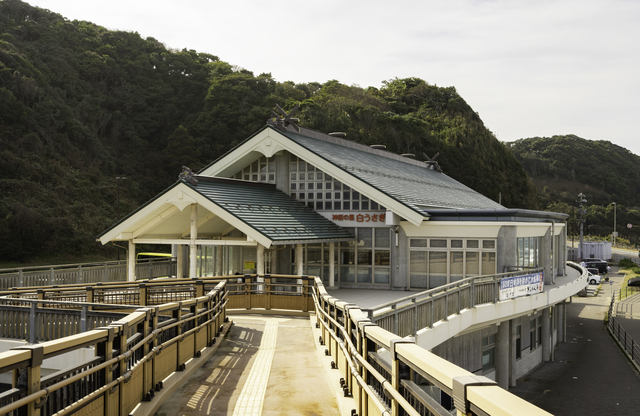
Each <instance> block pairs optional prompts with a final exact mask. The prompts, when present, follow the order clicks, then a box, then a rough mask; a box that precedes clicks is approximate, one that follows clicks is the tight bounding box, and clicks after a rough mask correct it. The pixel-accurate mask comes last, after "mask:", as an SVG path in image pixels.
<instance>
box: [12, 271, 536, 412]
mask: <svg viewBox="0 0 640 416" xmlns="http://www.w3.org/2000/svg"><path fill="white" fill-rule="evenodd" d="M0 297H2V302H3V303H2V304H3V306H4V307H7V308H10V307H11V308H23V309H24V310H28V311H29V314H35V315H42V316H46V315H47V314H49V315H50V314H51V313H53V312H52V311H55V310H57V311H58V312H59V313H60V316H62V315H64V316H66V317H67V318H66V319H67V322H71V323H70V324H68V325H67V326H66V327H65V328H66V330H67V331H68V332H66V333H69V334H72V335H70V336H66V337H64V338H60V339H51V340H48V341H43V342H40V343H38V344H33V345H28V346H25V347H20V348H16V349H12V350H10V351H8V352H5V353H0V374H1V373H5V372H11V373H12V379H13V380H14V382H13V386H12V389H10V390H9V391H6V392H3V393H0V414H10V415H12V416H13V415H23V414H24V415H29V416H31V415H46V416H49V415H56V416H63V415H67V414H78V415H81V414H101V415H118V416H124V415H129V414H130V413H131V412H132V410H133V409H134V408H135V407H136V406H137V405H138V404H139V403H141V402H142V401H152V400H154V397H156V398H157V397H159V395H157V396H156V395H155V393H156V392H158V391H160V390H162V388H163V380H165V379H166V378H167V377H169V376H170V375H172V374H174V373H175V372H180V371H182V370H184V368H185V363H187V362H188V361H189V360H191V359H192V358H194V357H198V356H200V354H201V353H203V354H204V352H203V351H205V350H207V349H208V348H212V347H213V346H214V345H216V344H215V343H216V342H217V343H218V344H217V345H219V342H220V341H221V337H223V336H224V334H225V333H226V331H228V329H229V325H230V324H229V323H225V322H226V321H227V313H228V312H230V311H231V310H233V309H236V310H248V309H253V310H254V311H255V310H257V311H259V312H261V311H266V310H268V309H278V310H295V311H301V312H309V311H315V315H316V319H317V325H318V326H319V327H322V336H321V338H320V339H319V340H318V342H320V343H322V344H326V348H327V351H326V354H328V355H331V356H332V359H333V360H334V363H333V365H334V366H335V368H337V369H338V370H339V371H340V372H341V373H342V377H343V380H342V383H343V386H342V387H343V392H344V394H345V396H351V397H353V399H354V401H355V406H356V409H355V413H356V414H358V415H402V414H408V415H419V414H420V415H431V414H436V415H450V414H451V412H452V411H455V410H454V408H455V409H458V410H459V411H460V412H461V413H462V414H476V415H498V414H499V415H522V414H536V415H543V414H547V413H546V412H544V411H542V410H540V409H538V408H536V407H535V406H533V405H531V404H529V403H527V402H526V401H524V400H522V399H519V398H518V397H516V396H514V395H512V394H511V393H509V392H507V391H505V390H503V389H501V388H500V387H498V386H497V385H496V383H495V382H493V381H492V380H489V379H487V378H485V377H479V376H476V375H474V374H473V373H470V372H469V371H466V370H464V369H461V368H459V367H457V366H455V365H454V364H452V363H449V362H448V361H446V360H444V359H442V358H440V357H438V356H436V355H434V354H432V353H430V352H428V351H426V350H424V349H423V348H421V347H419V346H417V345H415V343H414V342H413V340H412V339H410V338H401V337H399V336H398V335H396V334H393V333H391V332H390V331H388V330H385V329H384V328H381V327H380V326H378V325H376V324H374V323H373V322H371V320H370V319H369V317H368V313H367V312H366V311H363V310H361V309H359V308H358V307H357V306H356V305H351V304H348V303H345V302H342V301H340V300H338V299H335V298H333V297H331V296H329V295H328V294H327V292H326V290H325V288H324V286H323V284H322V282H321V280H320V279H317V278H312V277H307V276H283V275H264V276H257V275H244V276H224V277H217V278H202V279H197V280H193V279H179V280H178V279H156V280H150V281H146V282H143V283H137V282H130V283H127V284H122V283H103V284H95V285H89V286H85V285H75V286H74V285H69V286H65V287H57V288H53V287H46V288H45V287H38V288H23V289H15V290H11V291H5V292H2V293H0ZM34 305H35V306H34ZM127 312H130V313H128V314H127V315H125V316H122V314H124V313H127ZM93 314H97V315H96V316H102V317H103V318H104V320H102V321H100V320H97V319H96V320H93V319H94V318H92V316H94V315H93ZM38 319H40V318H37V319H36V320H34V321H29V322H26V321H24V320H23V321H20V320H19V319H18V320H16V321H15V322H16V325H17V324H18V322H26V323H21V324H19V325H20V326H21V328H22V329H20V330H18V331H17V333H19V334H21V335H23V336H24V335H26V334H31V333H32V332H35V333H36V335H35V337H36V338H37V339H40V340H44V339H48V337H50V336H51V334H48V333H47V332H46V331H43V330H42V329H43V326H51V325H53V326H56V325H58V326H59V327H60V328H62V326H61V325H62V324H56V323H55V322H60V319H59V318H58V320H57V321H56V319H51V318H47V319H49V321H46V322H45V321H43V320H40V321H38ZM43 319H44V318H43ZM97 325H102V326H97ZM94 326H95V327H94ZM9 327H11V325H9ZM92 327H94V328H93V329H92ZM13 331H14V332H13V333H16V330H15V329H13ZM61 331H62V329H60V331H58V332H57V333H55V334H53V335H55V336H57V335H62V334H66V333H65V332H61ZM9 332H11V331H9ZM9 332H7V333H9ZM87 347H89V348H92V349H93V350H94V353H95V357H94V358H92V359H91V360H89V361H87V362H84V363H78V364H77V365H75V366H73V368H67V369H64V370H62V371H60V372H57V373H55V374H52V375H50V376H46V377H41V368H42V364H43V360H45V359H48V358H51V357H54V356H57V355H60V354H62V353H67V352H73V351H77V350H79V349H83V348H87Z"/></svg>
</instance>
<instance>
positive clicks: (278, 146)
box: [99, 122, 567, 387]
mask: <svg viewBox="0 0 640 416" xmlns="http://www.w3.org/2000/svg"><path fill="white" fill-rule="evenodd" d="M341 136H342V135H341V134H331V133H330V134H323V133H320V132H317V131H313V130H309V129H304V128H300V127H298V126H296V125H295V124H294V123H288V122H276V123H273V124H267V125H266V126H265V127H264V128H262V129H261V130H259V131H258V132H256V133H255V134H254V135H252V136H251V137H249V138H247V139H246V140H245V141H243V142H242V143H240V144H239V145H238V146H236V147H235V148H233V149H232V150H230V151H229V152H228V153H226V154H225V155H223V156H222V157H220V158H219V159H218V160H216V161H214V162H212V163H211V164H209V165H208V166H206V167H205V168H204V169H202V170H201V171H200V172H198V173H197V174H193V173H191V172H190V171H189V170H188V169H185V170H184V171H183V173H182V174H181V175H180V179H179V180H178V181H177V182H176V183H174V184H173V185H171V186H169V187H168V188H167V189H166V190H164V191H163V192H161V193H160V194H159V195H157V196H156V197H155V198H153V199H152V200H150V201H149V202H147V203H146V204H144V205H143V206H141V207H139V208H138V209H137V210H135V211H134V212H132V213H131V214H129V215H128V216H127V217H125V218H123V219H122V220H121V221H119V222H118V223H116V224H115V225H113V226H112V227H111V228H109V229H108V230H106V231H105V232H103V233H102V234H101V235H100V236H99V240H100V241H101V242H102V243H103V244H106V243H107V242H110V241H121V242H122V241H124V242H127V243H128V245H129V250H128V251H129V254H128V261H129V279H130V280H133V279H135V276H134V271H135V268H134V267H133V265H134V264H135V246H136V244H167V245H171V246H172V247H173V252H174V253H175V254H176V256H177V259H178V277H186V276H190V277H197V276H216V275H233V274H253V273H258V274H295V275H312V276H319V277H321V278H322V280H323V281H324V282H325V286H327V287H328V288H329V289H331V288H335V287H340V288H355V289H382V290H398V291H409V290H426V289H431V288H436V287H439V286H442V285H445V284H448V283H452V282H456V281H458V280H461V279H464V278H468V277H473V276H484V275H495V274H500V273H504V272H510V271H516V270H522V271H523V274H526V273H527V270H530V269H533V268H542V269H543V279H544V284H545V285H553V284H555V281H556V279H557V278H559V277H563V276H566V274H567V269H566V219H567V216H566V215H564V214H557V213H549V212H542V211H532V210H522V209H507V208H505V207H503V206H501V205H500V204H499V203H497V202H495V201H493V200H492V199H490V198H488V197H486V196H484V195H481V194H480V193H478V192H476V191H474V190H472V189H470V188H469V187H467V186H465V185H464V184H462V183H460V182H458V181H456V180H454V179H452V178H451V177H449V176H447V175H446V174H445V173H443V172H442V171H441V169H440V168H439V166H438V165H437V163H435V162H434V161H432V160H427V161H426V162H423V161H419V160H416V159H415V158H413V157H411V155H398V154H394V153H391V152H388V151H386V150H384V149H383V146H373V147H369V146H365V145H361V144H358V143H355V142H352V141H349V140H347V139H345V138H343V137H341ZM479 174H481V173H479ZM545 310H546V312H545V313H543V311H542V310H535V311H533V310H531V311H526V312H525V313H520V314H519V315H518V316H516V315H514V316H512V317H510V318H509V320H508V322H509V325H510V328H512V330H511V331H509V332H508V334H509V335H507V336H508V343H509V345H510V346H511V347H510V348H511V350H513V353H512V354H511V355H514V356H515V355H517V357H518V359H517V361H515V364H513V363H511V364H505V365H509V366H511V368H510V370H509V379H511V380H512V383H513V380H514V379H515V378H516V377H519V376H520V375H522V374H525V373H526V372H527V371H529V370H530V369H531V368H533V367H534V366H535V365H537V364H538V363H539V362H540V361H542V360H544V359H545V357H543V354H542V351H541V350H542V349H540V351H538V347H540V346H541V345H542V344H543V343H544V342H546V341H545V339H546V340H548V342H551V343H552V344H555V343H556V342H558V341H559V340H561V334H560V336H559V335H558V332H557V329H558V328H560V327H562V325H564V323H563V321H564V318H563V314H562V313H559V314H558V313H554V305H548V308H546V309H545ZM543 320H546V321H545V324H544V325H543V322H542V321H543ZM552 321H553V322H552ZM499 324H500V323H499V322H497V323H496V322H494V323H491V324H487V325H486V326H485V327H482V328H475V329H474V330H473V331H471V332H470V333H468V334H464V335H462V336H460V337H456V338H452V339H451V340H448V341H446V342H445V343H443V344H441V345H439V346H438V347H437V348H434V352H435V351H436V350H440V351H441V353H442V354H443V356H447V357H446V358H448V359H450V360H451V361H453V362H455V363H456V364H458V365H461V366H462V367H464V368H466V369H468V370H469V371H473V372H476V373H478V374H484V375H488V376H490V377H495V368H496V366H498V367H499V366H500V364H495V363H496V355H495V345H496V343H498V342H500V341H499V340H498V339H497V338H496V337H497V336H498V335H497V334H498V327H497V326H498V325H499ZM543 327H544V328H545V331H544V332H545V333H543V331H542V328H543ZM554 331H555V332H554ZM516 349H517V350H518V352H516V351H515V350H516ZM548 350H549V345H547V353H546V355H547V356H548V355H549V354H548ZM546 359H548V358H546ZM498 361H499V360H498ZM512 361H513V360H512ZM518 362H520V364H519V365H518V364H517V363H518ZM501 384H503V386H504V382H502V383H501ZM504 387H506V386H504Z"/></svg>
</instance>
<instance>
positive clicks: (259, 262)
mask: <svg viewBox="0 0 640 416" xmlns="http://www.w3.org/2000/svg"><path fill="white" fill-rule="evenodd" d="M256 273H258V274H264V246H263V245H262V244H260V243H258V249H257V250H256Z"/></svg>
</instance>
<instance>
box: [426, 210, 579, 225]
mask: <svg viewBox="0 0 640 416" xmlns="http://www.w3.org/2000/svg"><path fill="white" fill-rule="evenodd" d="M423 212H424V213H425V214H426V215H428V216H429V220H430V221H484V222H486V221H499V222H540V221H559V222H565V221H567V219H568V218H569V215H568V214H562V213H559V212H548V211H535V210H527V209H508V208H507V209H424V210H423Z"/></svg>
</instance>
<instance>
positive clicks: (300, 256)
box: [296, 244, 304, 276]
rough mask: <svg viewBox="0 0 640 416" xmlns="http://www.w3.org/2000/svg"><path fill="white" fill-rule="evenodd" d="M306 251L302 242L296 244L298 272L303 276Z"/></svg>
mask: <svg viewBox="0 0 640 416" xmlns="http://www.w3.org/2000/svg"><path fill="white" fill-rule="evenodd" d="M303 253H304V251H303V247H302V244H298V245H296V274H297V275H300V276H302V274H303V272H304V261H303V257H304V254H303Z"/></svg>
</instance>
